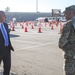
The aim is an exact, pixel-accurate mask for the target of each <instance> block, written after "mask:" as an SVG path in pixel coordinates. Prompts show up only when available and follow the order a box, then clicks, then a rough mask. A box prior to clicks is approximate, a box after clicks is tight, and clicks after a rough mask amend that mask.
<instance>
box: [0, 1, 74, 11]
mask: <svg viewBox="0 0 75 75" xmlns="http://www.w3.org/2000/svg"><path fill="white" fill-rule="evenodd" d="M36 1H38V11H39V12H51V9H61V11H64V9H65V7H68V6H70V5H75V0H0V10H5V8H6V7H10V11H11V12H36Z"/></svg>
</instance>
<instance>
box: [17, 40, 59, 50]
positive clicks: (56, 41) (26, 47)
mask: <svg viewBox="0 0 75 75" xmlns="http://www.w3.org/2000/svg"><path fill="white" fill-rule="evenodd" d="M57 42H58V41H56V42H51V43H45V44H40V45H36V46H31V47H26V48H20V49H16V51H20V50H25V49H30V48H36V47H40V46H44V45H50V44H54V43H57Z"/></svg>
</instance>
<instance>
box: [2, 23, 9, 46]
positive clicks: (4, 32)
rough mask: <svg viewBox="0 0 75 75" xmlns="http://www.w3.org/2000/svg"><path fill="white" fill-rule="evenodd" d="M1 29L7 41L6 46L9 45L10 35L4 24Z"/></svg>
mask: <svg viewBox="0 0 75 75" xmlns="http://www.w3.org/2000/svg"><path fill="white" fill-rule="evenodd" d="M1 31H2V35H3V38H4V41H5V46H8V45H9V42H8V35H7V32H6V29H5V27H4V25H3V24H1Z"/></svg>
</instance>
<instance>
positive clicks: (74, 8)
mask: <svg viewBox="0 0 75 75" xmlns="http://www.w3.org/2000/svg"><path fill="white" fill-rule="evenodd" d="M66 11H73V12H75V5H72V6H69V7H66V9H65V11H64V13H65V12H66Z"/></svg>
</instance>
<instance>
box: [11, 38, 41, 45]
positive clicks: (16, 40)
mask: <svg viewBox="0 0 75 75" xmlns="http://www.w3.org/2000/svg"><path fill="white" fill-rule="evenodd" d="M12 41H17V42H22V43H31V44H41V43H34V42H28V41H22V40H14V39H13V40H12Z"/></svg>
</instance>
